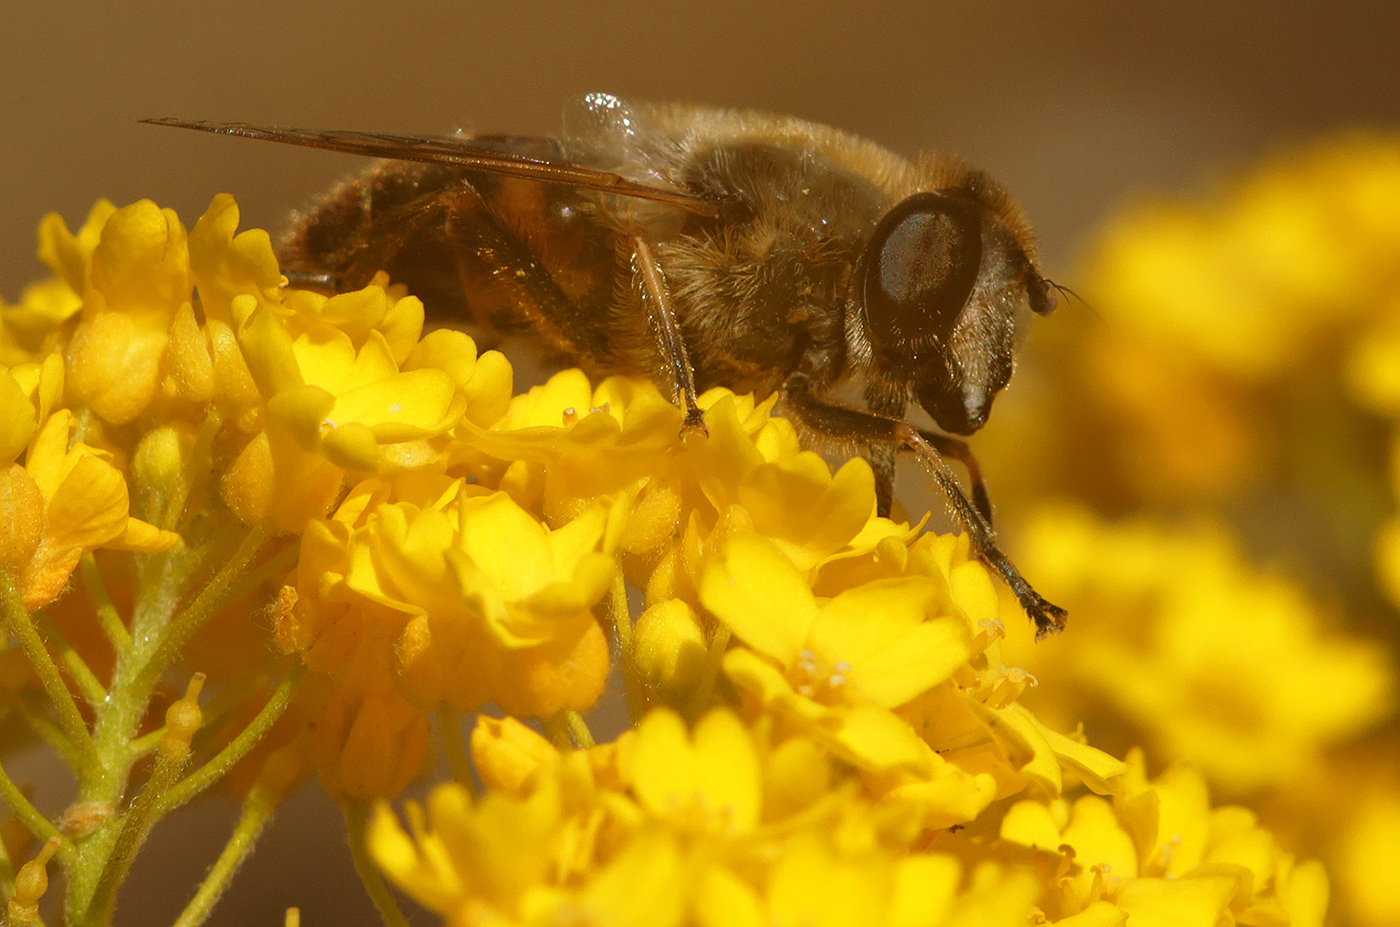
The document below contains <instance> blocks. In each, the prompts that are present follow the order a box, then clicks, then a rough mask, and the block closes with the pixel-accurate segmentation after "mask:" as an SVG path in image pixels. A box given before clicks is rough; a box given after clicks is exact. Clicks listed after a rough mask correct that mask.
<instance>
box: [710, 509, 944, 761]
mask: <svg viewBox="0 0 1400 927" xmlns="http://www.w3.org/2000/svg"><path fill="white" fill-rule="evenodd" d="M701 601H702V602H703V603H704V605H705V607H706V608H708V609H709V610H710V611H712V612H713V613H714V614H715V615H716V616H717V617H719V618H720V619H721V620H722V621H724V622H725V623H726V624H727V625H729V627H731V628H732V629H733V631H734V634H735V636H736V637H738V638H739V639H740V640H741V641H743V642H744V643H745V644H747V645H749V647H751V648H753V649H752V650H750V649H746V648H740V649H736V650H732V651H730V652H729V654H728V655H727V656H726V657H725V660H724V670H725V673H726V674H727V675H728V676H729V677H730V678H731V679H733V680H734V682H735V683H736V684H737V685H739V686H741V687H742V688H744V689H746V690H747V691H750V692H752V693H754V694H755V695H756V696H758V698H759V699H760V700H761V701H762V702H763V703H764V704H765V705H766V706H768V707H769V708H771V709H772V710H774V711H776V712H778V713H779V714H780V715H783V716H785V717H788V718H790V719H792V720H793V721H797V722H801V723H803V724H804V725H805V726H806V727H808V728H809V729H810V730H812V731H813V732H821V734H822V735H823V736H826V737H828V738H830V743H831V744H832V745H833V746H835V747H839V748H840V749H843V750H845V751H847V752H848V754H849V755H850V756H851V757H852V758H858V759H859V761H861V762H864V763H866V764H869V765H870V766H871V767H872V768H874V769H877V770H887V769H890V768H893V767H895V766H900V765H908V766H915V767H917V766H922V765H924V764H925V763H926V756H927V752H926V750H925V749H924V748H923V745H922V744H921V743H920V742H919V740H918V738H917V737H916V736H915V735H914V733H913V731H912V730H910V729H909V728H908V726H907V725H904V724H903V723H902V722H899V721H898V720H897V719H896V718H895V717H894V716H893V715H891V714H890V713H889V709H892V708H896V707H898V706H900V705H902V704H904V703H905V702H908V701H910V700H911V699H913V698H914V697H915V696H917V695H919V694H920V693H922V692H925V691H927V690H928V689H931V688H932V687H934V686H935V685H937V684H938V683H940V682H942V681H943V680H944V679H947V678H948V677H949V676H950V675H951V674H952V672H953V671H954V670H955V669H956V668H957V667H958V666H960V665H961V664H963V663H964V662H966V660H967V658H968V656H969V651H968V631H967V627H966V625H965V624H964V623H963V621H962V620H961V619H960V618H957V617H954V616H952V615H951V614H950V612H951V608H952V606H951V602H950V601H949V599H948V593H947V590H946V588H944V587H940V586H939V584H938V583H936V582H935V581H934V580H933V579H932V578H930V577H922V576H910V577H905V578H901V579H889V580H879V581H875V582H872V583H868V584H866V585H864V586H860V587H857V588H855V589H851V590H848V591H846V592H843V593H841V594H840V595H838V596H836V597H834V598H832V599H830V600H828V601H826V602H823V603H818V602H817V600H816V598H815V597H814V596H813V595H812V592H811V590H810V589H809V588H808V587H807V584H806V582H805V581H804V580H803V577H802V574H801V573H800V572H799V571H798V570H797V568H796V567H795V566H793V564H792V563H791V562H790V561H789V560H788V559H787V557H785V556H784V555H783V554H782V553H780V552H779V550H778V549H777V548H776V547H775V546H774V545H773V544H772V543H771V542H769V541H766V540H764V539H763V538H760V537H757V536H754V535H742V534H741V535H736V536H734V537H733V538H731V539H730V540H729V543H728V546H727V547H726V549H725V550H724V552H723V553H722V554H721V555H719V556H718V557H716V559H715V560H713V561H712V562H711V564H710V566H709V567H708V569H707V570H706V572H705V576H704V579H703V581H702V585H701Z"/></svg>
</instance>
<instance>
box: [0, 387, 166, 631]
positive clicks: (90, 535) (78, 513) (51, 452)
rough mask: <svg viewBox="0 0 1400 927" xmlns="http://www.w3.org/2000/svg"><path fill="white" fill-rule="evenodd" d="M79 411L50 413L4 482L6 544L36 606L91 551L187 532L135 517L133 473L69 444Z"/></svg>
mask: <svg viewBox="0 0 1400 927" xmlns="http://www.w3.org/2000/svg"><path fill="white" fill-rule="evenodd" d="M72 433H73V416H72V413H70V412H69V411H68V410H66V409H60V410H58V411H56V412H54V413H53V414H52V415H51V416H49V418H48V420H47V421H46V422H44V424H43V425H42V426H41V427H40V429H39V431H38V433H37V434H36V435H35V436H34V440H33V441H32V442H31V443H30V445H29V452H28V454H27V455H26V457H25V463H24V466H20V465H19V464H12V465H11V466H10V468H9V470H8V472H7V473H5V474H4V476H3V488H0V542H2V543H0V551H3V561H0V565H3V566H4V567H5V568H7V569H8V570H11V571H13V573H14V577H15V582H16V585H17V587H18V589H19V591H20V595H21V597H22V598H23V600H24V605H25V607H26V608H28V609H31V610H32V609H36V608H41V607H43V606H44V605H46V604H48V603H49V602H51V601H53V600H54V599H55V598H57V597H58V595H59V593H61V592H62V591H63V588H64V586H65V585H67V582H68V577H69V575H70V574H71V573H72V572H73V569H74V568H75V567H76V566H77V565H78V558H79V557H81V556H82V555H83V554H84V553H85V552H87V551H90V550H94V549H96V548H99V547H109V548H115V549H118V550H133V551H146V552H151V551H160V550H167V549H169V548H170V547H172V546H174V545H175V544H176V543H178V542H179V540H180V536H179V535H177V534H175V533H173V532H170V531H164V530H161V529H159V528H156V527H155V526H154V525H150V524H147V523H146V522H144V521H141V520H139V519H136V518H132V517H130V506H129V502H128V496H127V486H126V480H125V478H124V477H123V475H122V473H121V471H120V470H118V469H117V468H116V467H114V466H112V464H111V463H109V462H108V460H107V459H106V458H107V456H108V455H106V454H104V453H103V452H101V451H98V450H96V449H94V448H92V447H89V446H88V445H86V444H84V443H82V442H81V441H80V442H77V443H75V444H73V445H72V446H71V447H70V446H69V440H70V438H71V436H72Z"/></svg>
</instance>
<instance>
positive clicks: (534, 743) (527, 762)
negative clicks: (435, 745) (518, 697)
mask: <svg viewBox="0 0 1400 927" xmlns="http://www.w3.org/2000/svg"><path fill="white" fill-rule="evenodd" d="M558 757H559V751H558V750H556V749H554V746H553V745H552V744H550V742H549V741H547V740H545V739H544V738H543V737H541V736H540V735H539V734H537V733H535V732H534V731H532V730H531V729H530V728H528V727H526V726H525V725H523V724H521V723H520V722H519V721H517V720H515V719H514V718H510V717H507V718H500V719H497V718H491V717H488V716H486V715H479V716H478V717H477V721H476V728H475V729H474V730H473V731H472V762H473V763H475V764H476V771H477V774H478V775H480V776H481V781H482V783H483V784H484V785H485V786H486V787H487V788H488V789H492V790H493V791H502V792H507V793H510V794H512V795H519V794H520V793H521V791H522V790H523V789H524V787H525V785H526V783H528V782H529V780H530V777H531V776H532V775H534V773H535V771H536V770H537V769H539V768H540V767H541V766H543V765H544V764H546V763H549V762H552V761H553V760H555V759H558Z"/></svg>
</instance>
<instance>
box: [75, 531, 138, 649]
mask: <svg viewBox="0 0 1400 927" xmlns="http://www.w3.org/2000/svg"><path fill="white" fill-rule="evenodd" d="M78 572H79V573H81V574H82V579H83V585H84V586H86V587H87V594H88V598H89V599H91V600H92V607H93V609H94V610H95V611H96V612H97V623H98V624H99V625H101V626H102V633H103V634H105V635H107V640H108V641H109V642H110V643H111V645H112V649H113V650H115V651H116V652H117V653H123V652H125V651H126V649H127V648H128V647H130V646H131V632H130V631H128V630H127V629H126V625H125V624H124V623H123V622H122V616H121V614H120V613H119V612H118V611H117V607H116V606H115V605H113V604H112V596H111V595H110V594H109V593H108V592H107V583H106V582H105V581H104V580H103V579H102V571H101V570H100V569H99V568H98V566H97V558H95V557H94V556H93V555H92V554H91V553H87V554H83V557H82V559H81V560H79V561H78Z"/></svg>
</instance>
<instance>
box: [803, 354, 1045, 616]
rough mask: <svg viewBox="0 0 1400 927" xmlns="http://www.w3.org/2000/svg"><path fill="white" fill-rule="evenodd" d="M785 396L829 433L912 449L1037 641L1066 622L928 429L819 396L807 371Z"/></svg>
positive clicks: (816, 428)
mask: <svg viewBox="0 0 1400 927" xmlns="http://www.w3.org/2000/svg"><path fill="white" fill-rule="evenodd" d="M783 398H784V399H785V400H786V401H787V404H788V407H789V408H790V409H791V410H792V412H793V413H794V414H795V415H796V417H797V418H798V420H799V421H800V422H801V423H802V424H803V425H806V426H807V427H808V428H811V429H812V430H813V431H818V432H821V433H823V434H826V435H830V436H832V437H836V438H844V439H847V440H854V441H861V442H865V443H869V444H872V445H873V444H884V445H886V446H889V447H893V448H896V449H900V450H909V451H913V452H914V453H915V454H916V455H918V457H919V461H920V462H921V463H922V464H923V465H924V468H925V469H926V470H927V471H928V472H929V475H931V476H932V477H933V480H934V482H935V483H937V484H938V488H939V489H941V490H942V491H943V494H944V495H945V496H946V497H947V500H948V507H949V511H950V512H951V514H952V516H953V519H954V520H955V521H956V522H957V523H958V525H959V527H961V528H962V529H963V530H964V531H966V532H967V534H968V537H969V538H970V539H971V541H972V546H973V548H974V549H975V550H976V551H977V555H978V557H980V558H981V560H982V562H983V563H985V564H987V566H989V567H991V568H992V569H993V570H994V571H996V573H997V574H998V575H999V576H1001V578H1002V580H1003V581H1004V582H1005V583H1006V585H1007V586H1009V587H1010V588H1011V591H1012V592H1013V593H1015V595H1016V600H1017V601H1018V602H1020V603H1021V607H1022V608H1023V609H1025V612H1026V614H1027V615H1029V616H1030V619H1031V620H1032V621H1033V622H1035V628H1036V634H1035V636H1036V640H1040V639H1042V638H1045V637H1048V636H1049V635H1051V634H1055V633H1057V632H1059V631H1060V630H1061V629H1062V628H1063V627H1064V625H1065V614H1066V613H1065V610H1064V609H1063V608H1060V607H1059V606H1058V605H1054V604H1052V603H1050V602H1048V601H1047V600H1046V599H1045V598H1044V597H1043V596H1042V595H1041V594H1040V593H1038V592H1036V591H1035V589H1033V588H1032V587H1031V584H1030V583H1028V582H1026V579H1025V577H1023V576H1022V575H1021V573H1020V571H1019V570H1017V569H1016V565H1015V564H1013V563H1012V562H1011V559H1010V558H1009V557H1007V556H1006V554H1004V553H1002V551H1001V549H1000V548H998V547H997V544H996V533H995V532H994V531H993V530H992V526H991V525H990V524H989V523H988V522H987V521H986V519H984V518H983V517H982V513H981V512H980V511H978V507H977V506H976V505H974V504H973V503H972V502H971V501H970V500H969V499H968V498H967V495H966V493H964V492H963V489H962V486H961V485H959V483H958V480H957V478H956V477H955V476H953V471H952V470H950V469H949V468H948V464H947V463H946V462H945V461H944V460H943V458H942V456H940V453H939V450H938V448H936V447H935V446H934V444H933V443H931V442H930V441H929V440H928V439H927V437H926V436H925V434H924V433H923V432H921V431H920V430H919V429H918V428H915V427H914V426H913V425H910V424H909V423H908V422H903V421H900V420H899V419H894V418H887V417H885V416H881V415H876V414H875V413H873V412H864V411H861V410H858V409H851V408H847V407H846V406H841V405H837V404H835V403H832V402H828V401H826V400H824V399H821V398H819V397H817V396H816V395H815V394H813V392H812V386H811V379H810V378H809V377H808V376H807V375H806V374H801V373H798V374H794V375H792V376H790V377H788V379H787V381H786V382H785V383H784V384H783Z"/></svg>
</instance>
